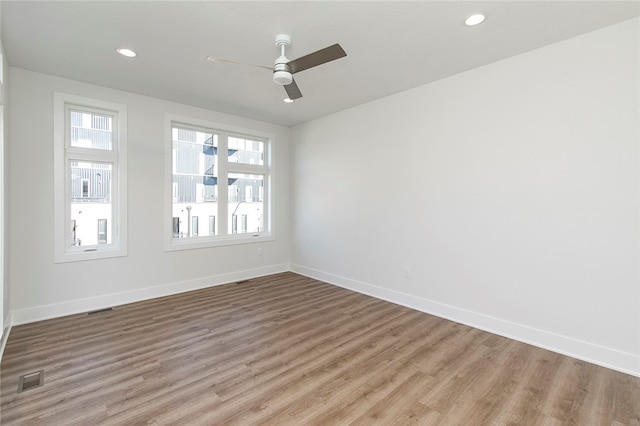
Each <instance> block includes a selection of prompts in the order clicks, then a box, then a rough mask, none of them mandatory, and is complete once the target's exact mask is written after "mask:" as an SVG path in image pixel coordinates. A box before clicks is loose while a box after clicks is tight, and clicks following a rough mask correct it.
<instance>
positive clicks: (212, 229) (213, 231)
mask: <svg viewBox="0 0 640 426" xmlns="http://www.w3.org/2000/svg"><path fill="white" fill-rule="evenodd" d="M209 235H216V217H215V216H209Z"/></svg>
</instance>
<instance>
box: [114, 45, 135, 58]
mask: <svg viewBox="0 0 640 426" xmlns="http://www.w3.org/2000/svg"><path fill="white" fill-rule="evenodd" d="M116 52H118V53H119V54H121V55H122V56H126V57H127V58H133V57H135V56H136V52H134V51H133V50H131V49H127V48H126V47H119V48H117V49H116Z"/></svg>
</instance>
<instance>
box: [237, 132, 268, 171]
mask: <svg viewBox="0 0 640 426" xmlns="http://www.w3.org/2000/svg"><path fill="white" fill-rule="evenodd" d="M229 162H230V163H242V164H256V165H260V166H262V165H264V142H263V141H256V140H251V139H242V138H238V137H233V136H229Z"/></svg>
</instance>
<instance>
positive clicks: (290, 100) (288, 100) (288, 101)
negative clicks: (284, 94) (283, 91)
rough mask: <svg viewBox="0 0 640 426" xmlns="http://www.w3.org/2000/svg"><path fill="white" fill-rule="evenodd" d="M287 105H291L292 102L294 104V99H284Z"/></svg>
mask: <svg viewBox="0 0 640 426" xmlns="http://www.w3.org/2000/svg"><path fill="white" fill-rule="evenodd" d="M284 101H285V103H288V104H290V103H291V102H293V99H289V98H284Z"/></svg>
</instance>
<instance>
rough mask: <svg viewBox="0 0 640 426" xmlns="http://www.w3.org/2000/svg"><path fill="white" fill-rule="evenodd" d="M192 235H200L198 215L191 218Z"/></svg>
mask: <svg viewBox="0 0 640 426" xmlns="http://www.w3.org/2000/svg"><path fill="white" fill-rule="evenodd" d="M191 236H192V237H197V236H198V216H193V217H192V218H191Z"/></svg>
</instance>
